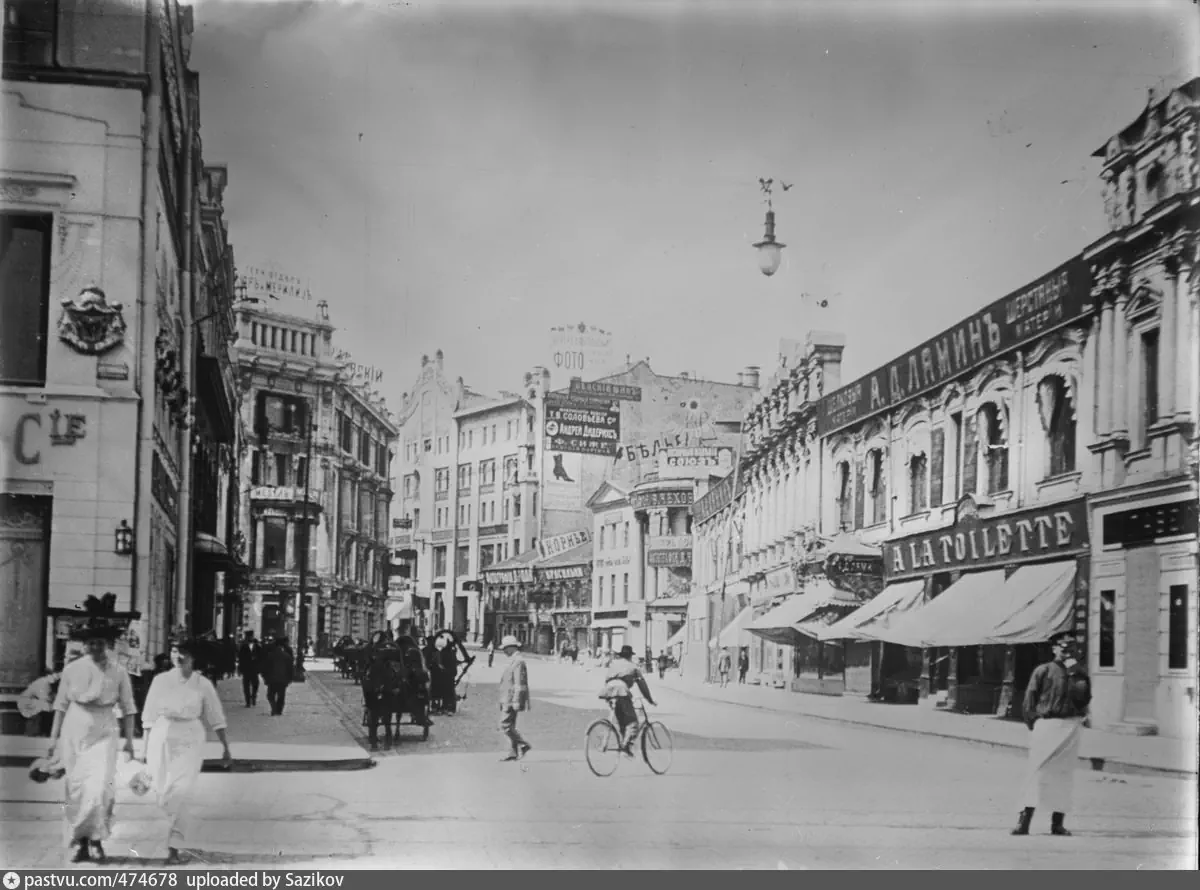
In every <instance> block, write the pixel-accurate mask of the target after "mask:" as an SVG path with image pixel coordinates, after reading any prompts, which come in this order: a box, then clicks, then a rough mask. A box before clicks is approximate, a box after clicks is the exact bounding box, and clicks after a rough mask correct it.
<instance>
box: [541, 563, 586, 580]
mask: <svg viewBox="0 0 1200 890" xmlns="http://www.w3.org/2000/svg"><path fill="white" fill-rule="evenodd" d="M537 573H538V576H539V577H540V578H541V579H542V580H543V581H572V580H575V579H576V578H582V577H583V575H584V567H583V566H565V567H563V568H559V569H538V570H537Z"/></svg>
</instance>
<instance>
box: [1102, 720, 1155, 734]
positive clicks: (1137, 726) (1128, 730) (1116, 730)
mask: <svg viewBox="0 0 1200 890" xmlns="http://www.w3.org/2000/svg"><path fill="white" fill-rule="evenodd" d="M1104 731H1105V732H1111V733H1112V734H1113V735H1137V736H1150V735H1158V724H1157V723H1154V722H1151V721H1141V720H1122V721H1121V722H1120V723H1110V724H1109V725H1108V726H1105V727H1104Z"/></svg>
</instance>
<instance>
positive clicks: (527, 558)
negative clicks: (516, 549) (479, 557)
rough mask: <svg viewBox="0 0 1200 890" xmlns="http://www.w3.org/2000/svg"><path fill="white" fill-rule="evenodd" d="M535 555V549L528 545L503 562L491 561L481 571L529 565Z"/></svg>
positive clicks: (536, 553) (495, 570) (494, 570)
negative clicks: (527, 547)
mask: <svg viewBox="0 0 1200 890" xmlns="http://www.w3.org/2000/svg"><path fill="white" fill-rule="evenodd" d="M537 555H538V552H537V550H536V549H535V548H533V547H530V548H529V549H528V550H525V551H523V552H521V553H518V554H517V555H516V556H510V557H509V558H508V559H506V560H504V561H503V562H497V563H492V564H491V565H490V566H488V567H487V568H486V569H484V570H483V571H485V572H498V571H501V570H502V569H519V568H522V567H524V566H527V565H529V564H530V563H531V562H533V561H534V560H535V559H537Z"/></svg>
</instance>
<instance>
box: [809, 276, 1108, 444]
mask: <svg viewBox="0 0 1200 890" xmlns="http://www.w3.org/2000/svg"><path fill="white" fill-rule="evenodd" d="M1091 285H1092V279H1091V272H1090V270H1089V268H1088V265H1087V263H1086V262H1084V261H1083V259H1082V258H1078V257H1077V258H1075V259H1073V260H1071V261H1070V262H1069V263H1066V264H1065V265H1062V266H1059V267H1058V268H1057V269H1055V270H1054V271H1053V272H1051V273H1050V274H1049V275H1045V276H1043V277H1042V278H1039V279H1038V280H1037V281H1035V282H1034V283H1033V284H1031V285H1029V286H1028V287H1024V288H1021V290H1019V291H1016V292H1015V293H1012V294H1009V295H1008V296H1007V297H1004V298H1002V299H1000V300H997V301H996V302H995V303H992V304H991V305H990V306H987V307H986V308H984V309H983V310H981V311H979V312H976V313H975V314H974V315H972V316H971V317H969V318H968V319H967V320H966V321H963V322H960V323H959V324H956V325H955V326H954V327H952V328H951V329H950V330H948V331H944V332H943V333H941V334H939V335H938V336H936V337H934V338H933V339H932V340H927V341H926V342H925V343H923V344H921V345H920V346H918V347H917V348H916V349H913V350H911V351H910V352H908V353H906V354H905V355H902V356H901V357H900V358H898V359H896V360H895V361H893V362H889V363H888V364H886V365H884V366H883V367H882V368H879V369H878V370H875V371H872V372H871V373H870V374H867V375H866V376H865V377H860V378H859V379H858V380H855V381H854V382H853V383H851V384H848V385H846V386H843V387H841V388H840V389H837V390H834V391H833V392H831V393H829V394H827V395H825V396H824V397H823V398H822V399H821V401H820V402H818V403H817V432H818V434H819V435H822V436H827V435H829V434H830V433H834V432H837V431H838V430H840V429H842V428H844V427H847V426H850V425H851V424H854V423H857V422H858V421H860V420H864V419H865V418H867V417H870V416H871V415H873V414H877V413H879V412H880V411H885V410H887V409H888V408H894V407H896V406H897V405H899V404H901V403H902V402H904V401H907V400H908V399H911V398H914V397H916V396H919V395H921V394H922V393H924V392H927V391H929V390H931V389H933V388H934V387H937V386H941V385H942V384H943V383H947V382H949V381H950V380H953V379H954V378H955V377H958V376H959V375H960V374H965V373H966V372H968V371H971V370H973V369H974V368H977V367H978V366H980V365H982V364H983V363H984V362H986V361H989V360H990V359H992V358H995V357H996V356H997V355H1000V354H1001V353H1005V352H1008V351H1009V350H1012V349H1015V348H1016V347H1018V346H1020V345H1022V344H1024V343H1027V342H1029V341H1030V340H1034V339H1036V338H1038V337H1041V336H1042V335H1044V334H1046V333H1048V332H1050V331H1051V330H1053V329H1055V328H1057V327H1059V326H1061V325H1063V324H1066V323H1067V322H1069V321H1072V320H1074V319H1076V318H1079V317H1080V316H1082V315H1084V314H1086V313H1087V312H1089V311H1090V310H1091Z"/></svg>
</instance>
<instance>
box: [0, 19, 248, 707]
mask: <svg viewBox="0 0 1200 890" xmlns="http://www.w3.org/2000/svg"><path fill="white" fill-rule="evenodd" d="M4 11H5V17H4V47H5V49H4V60H3V65H4V68H3V76H4V97H3V99H4V112H3V114H4V122H5V126H4V143H3V145H4V150H3V152H2V155H3V159H4V160H3V170H2V171H0V181H2V182H0V184H2V188H0V217H2V218H0V222H2V225H3V238H2V239H0V240H2V241H3V257H2V263H0V265H2V266H3V268H4V269H5V270H6V272H5V276H6V277H5V279H4V281H3V282H2V283H0V288H2V289H3V293H4V300H3V303H2V306H0V313H2V315H0V429H2V435H3V454H4V458H3V462H2V465H0V492H2V493H0V527H2V529H3V531H2V532H0V551H2V553H0V565H3V568H2V569H0V573H7V574H3V575H2V576H0V584H2V585H3V588H4V590H5V596H6V598H7V597H9V596H10V595H14V596H15V598H14V599H12V600H10V601H9V602H7V603H6V609H7V611H6V621H5V624H4V628H3V630H2V631H0V632H2V633H3V638H2V639H0V653H2V655H0V659H2V661H0V686H5V687H11V686H20V685H23V684H24V683H25V682H28V680H30V679H31V678H32V677H33V676H35V675H36V674H37V673H38V672H39V671H40V669H41V668H42V667H43V666H44V665H50V664H52V663H54V662H55V661H56V660H57V658H58V657H60V654H61V649H62V646H63V643H64V641H65V637H66V633H67V631H68V629H69V625H70V622H71V621H72V620H74V617H75V616H77V615H78V614H79V608H80V607H81V605H82V604H83V602H84V601H85V599H86V598H87V597H88V596H92V595H96V596H100V595H102V594H105V593H112V594H113V595H114V596H115V597H116V602H117V609H118V611H119V612H122V613H124V614H125V615H126V616H128V617H131V618H132V617H133V616H135V615H136V616H139V618H140V621H141V622H142V624H140V625H139V627H138V630H139V633H138V634H137V635H136V636H137V638H138V641H139V645H138V647H137V648H136V650H133V651H132V652H130V653H129V654H128V659H127V667H129V668H130V669H131V671H132V672H133V673H134V675H135V676H137V674H138V673H139V672H140V670H141V669H142V668H143V667H148V666H149V664H150V657H151V656H152V655H153V654H155V653H159V652H162V651H164V649H165V647H166V642H167V636H168V633H169V631H170V629H172V628H174V627H176V626H178V625H180V624H190V623H191V618H192V615H191V613H192V612H193V607H194V603H193V601H192V599H191V596H192V593H193V591H192V589H191V587H190V579H191V577H192V572H191V567H192V565H193V554H192V544H193V534H192V530H193V527H194V525H195V523H194V521H193V506H194V505H195V504H196V503H197V500H196V498H194V497H193V491H192V489H193V485H194V483H195V479H196V474H194V473H193V464H192V447H191V446H192V443H193V431H194V430H195V424H196V423H197V422H198V421H197V418H198V417H200V416H201V415H202V414H203V411H198V410H195V409H199V408H201V407H202V408H203V409H204V410H207V408H208V407H210V406H211V405H212V404H213V403H212V401H211V400H208V399H204V400H203V401H204V402H205V404H204V405H203V406H198V405H196V401H195V400H194V398H193V396H194V395H197V394H199V393H200V392H201V390H202V387H201V386H199V385H198V383H197V379H196V378H197V362H196V360H195V359H196V357H197V349H196V341H195V334H196V329H197V325H196V320H197V319H198V318H200V316H201V315H203V314H204V312H206V311H213V312H216V313H218V314H224V313H227V312H228V304H229V301H230V300H231V298H232V294H231V292H230V290H229V289H228V287H222V286H221V282H222V280H223V279H224V280H226V281H227V279H228V276H229V273H230V269H231V263H232V260H231V259H230V257H229V255H228V253H227V252H224V253H223V252H222V251H221V250H220V249H218V250H216V252H213V251H212V250H210V249H207V248H206V247H205V245H209V246H212V234H213V233H212V232H211V231H210V232H209V233H207V234H206V233H205V226H206V225H208V226H209V228H210V230H211V227H212V226H219V227H223V223H222V222H220V221H219V216H220V212H219V206H217V205H219V200H218V201H217V204H216V205H214V204H213V203H212V202H211V201H209V199H208V198H206V197H205V189H206V187H207V185H208V184H210V183H211V176H212V175H213V174H212V173H211V172H210V171H211V169H212V168H206V167H205V164H204V162H203V159H202V151H201V144H200V139H199V123H200V118H199V95H198V78H197V76H196V74H195V73H194V72H192V71H190V70H189V68H188V63H189V48H190V43H191V34H192V16H191V9H190V8H189V7H187V6H184V5H182V4H180V3H178V2H175V0H156V2H151V3H147V4H135V5H131V4H128V3H123V2H119V0H111V2H109V0H100V2H97V3H91V4H88V5H87V7H86V8H84V7H83V6H78V5H63V4H48V3H42V2H36V0H6V2H5V4H4ZM97 28H100V29H101V30H100V31H97ZM81 109H85V110H83V111H81ZM205 214H207V218H206V216H205ZM206 219H207V222H206ZM218 240H220V239H218ZM201 307H204V308H203V309H202V308H201ZM210 349H217V350H218V351H219V346H218V345H217V344H216V341H215V340H213V339H211V338H210V339H208V340H206V344H205V347H204V350H202V351H201V352H200V356H201V365H202V366H203V360H204V356H211V357H216V358H217V361H218V363H219V362H220V358H219V356H216V354H215V353H212V352H210V351H208V350H210ZM199 422H200V423H202V424H203V423H207V421H206V420H203V419H202V420H200V421H199ZM195 435H197V436H199V437H200V439H201V440H203V441H208V440H209V439H210V438H211V437H212V436H213V435H216V436H223V437H228V430H225V431H223V432H220V433H210V431H209V430H208V429H207V428H205V429H204V430H202V431H200V432H198V433H196V434H195ZM206 460H207V457H206ZM206 472H207V471H206ZM226 472H228V471H227V470H226ZM200 475H201V476H202V477H203V478H204V479H205V480H206V483H205V484H206V485H209V487H210V488H211V484H210V482H211V477H210V476H207V475H205V474H204V473H202V474H200ZM218 475H219V474H218ZM226 478H227V477H226ZM220 486H221V483H220V482H219V481H218V483H217V487H218V488H219V487H220ZM200 502H201V503H202V504H203V509H204V523H205V524H206V527H210V528H211V527H214V526H215V525H221V524H222V523H221V522H220V521H219V520H215V519H214V513H215V514H217V515H220V514H221V512H222V506H221V505H220V504H217V505H216V507H215V509H214V507H213V506H212V503H211V501H210V500H205V499H204V498H203V497H202V498H201V499H200ZM227 528H228V526H227V524H226V529H227ZM51 529H53V533H51ZM10 557H11V558H10ZM123 657H125V656H123Z"/></svg>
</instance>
